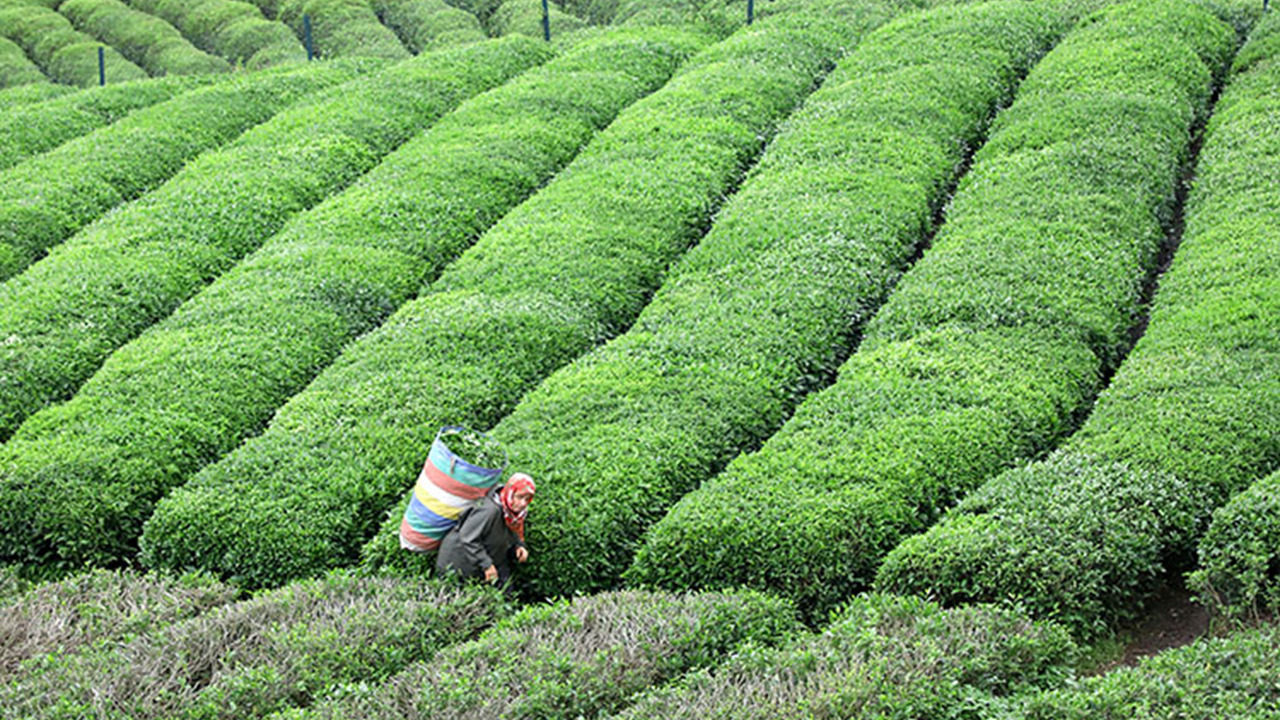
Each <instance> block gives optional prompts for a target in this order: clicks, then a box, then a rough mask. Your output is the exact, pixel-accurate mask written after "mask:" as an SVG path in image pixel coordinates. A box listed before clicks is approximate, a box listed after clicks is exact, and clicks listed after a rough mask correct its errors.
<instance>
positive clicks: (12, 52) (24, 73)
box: [0, 37, 49, 88]
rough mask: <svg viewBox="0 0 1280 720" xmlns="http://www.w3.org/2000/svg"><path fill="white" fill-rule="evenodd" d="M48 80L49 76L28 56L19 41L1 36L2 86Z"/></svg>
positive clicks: (0, 62) (15, 85) (0, 73)
mask: <svg viewBox="0 0 1280 720" xmlns="http://www.w3.org/2000/svg"><path fill="white" fill-rule="evenodd" d="M47 82H49V78H47V77H45V74H44V73H42V72H40V68H38V67H36V65H35V63H33V62H31V60H30V59H28V58H27V54H26V53H25V52H23V50H22V48H20V47H18V45H17V43H15V42H13V41H12V40H10V39H9V38H6V37H0V88H10V87H17V86H20V85H29V84H31V83H47Z"/></svg>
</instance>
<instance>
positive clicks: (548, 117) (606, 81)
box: [50, 31, 702, 577]
mask: <svg viewBox="0 0 1280 720" xmlns="http://www.w3.org/2000/svg"><path fill="white" fill-rule="evenodd" d="M514 42H517V43H518V44H519V45H521V46H523V47H532V48H535V51H536V52H538V53H542V54H544V56H545V55H546V54H549V53H550V50H549V48H547V47H546V44H545V43H537V42H536V41H532V40H529V39H519V40H515V41H514ZM701 44H702V41H701V39H700V38H695V37H691V36H689V35H688V34H686V33H680V32H668V33H664V34H655V33H648V34H642V33H637V32H634V31H628V32H624V33H615V34H614V35H612V36H611V37H604V38H600V39H598V40H597V41H595V42H593V43H591V44H589V45H585V46H583V47H581V48H580V49H579V50H577V51H575V52H572V53H569V54H567V55H565V56H563V57H561V58H558V59H556V60H553V61H551V62H549V63H547V64H546V65H543V66H541V67H539V68H536V69H534V70H530V71H528V72H526V73H525V74H523V75H521V76H520V77H519V78H517V79H515V80H513V81H511V82H508V83H506V84H504V85H502V86H501V87H498V88H497V89H495V90H492V91H490V92H488V93H486V94H483V95H481V96H479V97H477V98H474V99H472V100H470V101H468V102H466V103H464V104H463V105H462V106H461V107H460V108H459V109H458V110H457V111H455V112H453V113H451V114H449V115H447V116H445V117H444V118H443V119H442V120H441V121H440V122H439V123H437V124H436V125H435V126H434V127H433V128H431V129H430V130H428V131H427V132H426V133H424V134H422V135H420V136H418V137H417V138H415V139H414V140H413V141H411V142H410V143H408V144H406V145H405V146H404V147H402V148H401V149H400V150H398V151H397V152H396V153H394V154H392V155H391V156H389V157H388V158H387V159H385V160H384V161H383V162H382V163H381V164H380V165H379V166H378V167H377V168H376V169H374V170H373V171H372V172H371V173H370V174H369V175H367V176H365V177H364V178H363V179H362V180H361V181H360V182H359V183H357V184H356V185H355V186H354V187H352V188H351V189H350V190H348V191H347V192H345V193H343V194H341V195H337V196H335V197H333V198H331V199H330V200H329V201H327V202H325V203H323V204H321V205H319V206H317V207H316V208H314V209H313V210H312V211H310V212H308V213H306V214H304V215H301V216H299V217H298V218H296V219H295V220H294V221H293V222H291V223H290V224H289V225H288V226H287V227H286V228H285V229H284V230H283V231H282V232H281V233H280V234H279V235H277V236H275V237H273V238H272V239H270V240H268V241H267V242H266V244H265V245H264V247H263V248H262V249H261V250H260V251H258V252H257V253H255V254H254V255H252V256H250V257H249V258H248V259H246V260H245V261H244V262H242V263H241V264H239V265H238V266H236V267H235V268H233V269H232V270H231V271H229V272H228V273H227V274H226V275H224V276H223V277H222V278H220V279H219V281H218V282H216V283H214V285H213V286H211V287H210V288H208V289H206V290H205V291H203V292H202V293H201V294H199V295H197V296H196V297H194V298H193V299H192V300H191V301H189V302H188V303H186V304H185V305H183V306H182V307H181V308H179V309H178V311H177V312H176V313H175V314H174V315H173V316H171V317H170V318H168V319H167V320H165V321H163V322H161V323H159V324H157V325H155V326H153V327H151V328H150V329H148V330H147V332H145V333H144V334H143V335H142V336H141V337H139V338H138V339H136V340H134V341H133V342H132V343H130V344H129V345H127V346H125V347H123V348H122V349H120V350H118V351H116V353H115V354H114V355H113V356H112V357H111V358H110V359H109V360H108V361H107V363H106V364H105V365H104V367H103V368H102V369H101V370H100V371H99V372H98V373H97V374H96V375H95V376H94V378H93V379H92V380H91V381H90V382H89V383H87V384H86V385H85V387H84V388H83V389H82V391H81V392H80V393H79V394H78V395H76V396H75V397H74V398H73V399H72V400H71V401H70V402H68V403H67V405H66V406H65V407H64V408H62V409H61V411H60V413H61V417H62V418H63V422H62V425H61V429H62V432H60V433H59V435H58V438H57V440H56V443H58V444H62V445H66V446H70V447H77V448H80V449H81V452H80V453H78V454H79V456H80V458H81V459H80V460H79V470H78V472H79V473H81V474H86V475H92V476H95V477H100V478H107V477H110V478H112V484H118V485H120V486H122V487H127V488H134V487H137V488H151V489H152V490H150V491H149V492H151V497H152V502H154V501H155V500H157V499H159V498H160V497H162V496H163V495H164V494H166V493H167V492H168V491H169V490H170V489H172V488H175V487H178V486H181V485H182V484H183V483H185V482H186V481H187V480H188V479H189V478H190V476H191V475H192V474H193V473H195V472H196V471H197V470H199V469H200V467H201V466H203V465H205V464H207V463H210V462H213V461H214V460H217V459H218V458H220V457H222V456H223V455H224V454H226V453H227V452H229V451H231V450H233V449H234V448H235V447H236V445H238V444H239V443H240V442H241V441H243V440H244V439H245V438H246V437H247V436H250V435H253V434H255V433H256V432H258V431H260V430H261V428H262V426H263V425H264V424H265V423H266V422H267V420H269V419H270V417H271V414H272V412H273V411H274V410H275V409H276V408H277V407H278V406H279V405H281V404H282V403H284V401H285V400H287V399H288V398H289V396H291V395H293V394H294V393H296V392H298V391H299V390H301V389H302V388H303V387H305V385H306V383H307V382H308V381H309V380H311V378H312V377H314V375H315V374H316V373H317V372H319V370H320V369H321V368H323V367H325V366H326V365H328V364H329V363H330V362H332V360H333V358H334V357H335V356H337V355H338V353H339V352H340V351H341V349H342V347H343V346H344V345H345V344H346V343H348V342H350V341H352V340H354V339H355V338H356V337H358V336H359V335H360V334H362V333H364V332H366V331H368V330H369V329H371V328H372V327H376V326H377V325H378V324H379V323H380V322H381V321H382V320H383V319H385V318H386V317H387V315H389V314H390V313H391V312H393V311H394V310H395V309H396V308H398V307H399V306H400V305H402V304H403V303H405V302H406V301H408V300H410V299H411V298H413V297H414V295H415V294H416V293H417V292H418V290H419V289H420V288H421V287H422V285H423V283H424V282H427V281H429V280H431V279H434V277H435V276H436V275H438V274H439V272H440V270H441V269H442V268H443V267H444V266H445V265H446V264H447V263H448V262H449V261H451V260H453V259H454V258H456V257H457V256H458V254H460V253H461V252H462V251H464V250H465V249H466V248H467V247H468V246H469V245H471V243H472V242H474V240H475V238H476V237H477V236H479V235H480V234H481V233H482V232H483V231H484V230H486V229H487V228H488V227H489V226H490V225H492V224H493V223H494V222H496V221H497V220H498V219H499V218H500V217H502V215H503V214H505V213H506V212H507V211H508V210H509V209H511V208H512V207H514V206H515V205H517V204H518V203H519V202H520V201H521V200H523V199H524V198H526V197H527V196H529V195H531V194H533V193H534V192H535V191H536V190H537V188H538V187H539V186H541V185H542V184H543V183H545V182H546V181H547V180H548V179H549V178H550V177H551V176H552V175H554V174H555V172H556V171H557V170H558V169H559V168H561V167H563V166H564V165H565V164H567V163H568V162H569V160H570V159H572V157H573V155H574V154H576V153H577V151H578V149H579V148H581V147H582V146H583V145H585V144H586V143H587V142H588V141H589V140H590V139H591V137H592V135H593V134H594V133H595V132H597V131H598V130H600V129H601V128H603V127H604V126H605V125H607V124H608V123H609V121H610V120H611V119H612V118H613V117H614V116H615V115H616V114H617V113H618V112H619V111H621V110H622V109H623V108H624V107H626V106H627V105H630V104H631V103H633V102H635V101H636V100H637V99H639V98H640V97H642V96H643V95H645V94H647V93H648V92H651V91H653V90H654V89H656V88H657V87H659V86H661V85H662V83H663V82H665V81H666V80H667V79H668V78H669V77H670V76H671V74H672V73H673V72H674V71H675V69H676V67H677V66H678V65H679V63H680V62H681V61H682V60H683V59H685V58H687V57H688V56H690V55H691V54H693V52H695V51H696V50H697V48H698V47H699V46H700V45H701ZM245 368H253V369H254V371H253V372H252V373H251V374H250V373H246V372H244V369H245ZM92 417H101V418H110V421H103V422H99V423H88V422H80V421H78V420H75V419H74V418H83V419H85V420H87V419H89V418H92ZM195 427H199V428H202V430H201V431H200V432H198V433H195V436H196V437H195V438H194V440H193V433H191V432H189V431H187V430H186V429H187V428H195ZM50 434H52V433H50ZM122 438H129V440H127V441H122V440H121V439H122ZM51 444H52V443H51ZM124 458H128V460H127V461H124ZM280 459H284V458H277V460H280ZM285 462H286V463H288V462H292V461H289V460H285ZM126 464H127V465H128V467H129V469H128V471H127V472H126V471H113V470H111V468H113V467H120V466H121V465H126ZM273 464H274V463H273ZM90 467H92V468H93V469H90ZM276 469H277V470H279V469H280V466H279V465H276ZM247 473H249V468H248V467H240V468H239V469H237V470H236V471H234V474H235V476H236V478H237V480H238V481H239V482H251V476H250V475H249V474H247ZM353 479H354V478H353ZM120 492H121V493H124V492H127V491H126V490H124V489H121V490H120ZM192 494H193V495H194V496H195V497H196V498H199V497H201V495H200V493H198V492H196V493H192ZM182 497H186V496H185V495H183V494H180V495H179V498H175V499H174V500H173V502H171V503H166V504H164V505H162V506H161V508H160V509H159V511H158V517H157V518H155V519H153V520H152V521H151V523H150V525H149V526H148V528H147V532H146V539H145V542H144V543H143V550H144V555H143V557H144V560H145V561H146V562H147V563H149V564H152V565H163V566H178V567H181V566H191V565H195V566H200V567H208V568H210V569H216V570H217V571H218V572H223V573H226V574H228V575H236V574H240V575H243V576H248V577H259V576H261V575H262V574H263V573H266V572H270V571H271V569H272V568H274V567H275V566H276V565H277V562H278V561H277V560H275V559H268V558H266V557H264V558H263V559H264V563H265V564H264V566H263V567H256V566H254V565H253V563H252V558H253V557H255V556H253V555H250V556H242V555H240V554H238V553H237V552H236V550H235V549H236V548H237V547H240V546H242V545H243V544H245V543H247V542H253V541H254V539H255V538H256V536H257V533H258V530H257V528H256V527H255V526H254V525H253V523H254V522H256V521H257V520H259V518H258V517H257V516H255V515H248V516H243V517H242V518H240V520H244V521H245V522H240V521H239V520H238V519H237V518H235V517H228V518H226V519H225V520H224V521H219V522H217V523H205V522H204V521H203V520H201V519H200V517H201V514H202V513H201V506H200V503H198V502H196V503H191V504H188V503H185V502H184V501H183V500H182V499H181V498H182ZM144 519H145V518H144ZM193 521H194V524H195V525H196V526H198V527H196V528H192V527H191V525H192V522H193ZM273 524H274V523H273ZM309 537H310V536H309V535H301V536H298V537H297V540H299V541H301V542H304V543H305V542H307V541H308V540H309ZM282 551H284V546H276V547H275V550H274V552H282Z"/></svg>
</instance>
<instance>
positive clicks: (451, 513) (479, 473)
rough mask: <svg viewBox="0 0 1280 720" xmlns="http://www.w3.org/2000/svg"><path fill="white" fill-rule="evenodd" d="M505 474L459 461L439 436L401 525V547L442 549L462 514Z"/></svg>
mask: <svg viewBox="0 0 1280 720" xmlns="http://www.w3.org/2000/svg"><path fill="white" fill-rule="evenodd" d="M451 429H453V428H445V429H444V430H441V433H444V432H445V431H448V430H451ZM502 472H503V469H502V468H498V469H493V468H482V467H478V466H476V465H472V464H471V463H469V462H467V461H465V460H462V459H459V458H458V456H456V455H454V454H453V453H452V452H450V451H449V448H448V447H446V446H445V444H444V441H443V440H442V439H441V437H440V435H439V434H437V435H436V439H435V442H433V443H431V452H430V453H428V455H427V462H426V463H425V464H423V466H422V472H421V473H420V474H419V475H418V482H417V483H416V484H415V485H414V488H413V493H412V494H411V495H410V496H409V506H408V507H406V508H405V511H404V519H403V520H401V521H400V547H402V548H404V549H405V550H412V551H414V552H430V551H432V550H436V549H437V548H439V547H440V541H441V540H443V539H444V536H445V535H447V534H448V533H449V530H451V529H453V526H454V525H456V524H457V522H458V517H459V516H460V515H462V512H463V511H464V510H466V509H467V508H468V507H470V506H471V505H473V504H474V503H475V501H476V500H479V499H480V498H482V497H484V496H485V495H486V494H487V493H488V492H489V491H490V490H492V489H493V487H494V486H495V485H497V484H498V481H499V480H501V479H502Z"/></svg>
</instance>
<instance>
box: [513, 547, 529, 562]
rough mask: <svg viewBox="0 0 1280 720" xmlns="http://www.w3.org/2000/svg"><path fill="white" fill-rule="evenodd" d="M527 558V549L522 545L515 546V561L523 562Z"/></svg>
mask: <svg viewBox="0 0 1280 720" xmlns="http://www.w3.org/2000/svg"><path fill="white" fill-rule="evenodd" d="M528 559H529V551H528V550H526V549H525V548H524V547H523V546H521V547H517V548H516V562H524V561H525V560H528Z"/></svg>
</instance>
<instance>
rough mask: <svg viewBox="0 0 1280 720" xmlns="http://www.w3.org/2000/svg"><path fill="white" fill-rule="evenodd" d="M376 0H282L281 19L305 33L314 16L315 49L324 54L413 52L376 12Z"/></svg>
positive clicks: (389, 55)
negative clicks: (374, 4) (307, 19)
mask: <svg viewBox="0 0 1280 720" xmlns="http://www.w3.org/2000/svg"><path fill="white" fill-rule="evenodd" d="M373 2H374V0H279V8H280V21H281V22H283V23H286V24H288V25H289V27H291V28H293V31H294V32H295V33H297V35H298V37H300V38H301V37H303V31H304V29H305V21H304V20H303V17H304V16H310V17H311V38H312V42H313V48H314V50H315V53H316V54H317V55H318V56H320V57H322V58H335V57H381V58H390V59H392V60H400V59H403V58H406V57H408V56H409V52H408V51H407V50H405V48H404V45H401V44H400V40H399V39H398V38H396V35H395V33H393V32H391V30H389V29H388V28H387V27H386V26H385V25H383V24H382V23H381V22H379V21H378V16H377V15H376V14H374V12H373Z"/></svg>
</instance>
